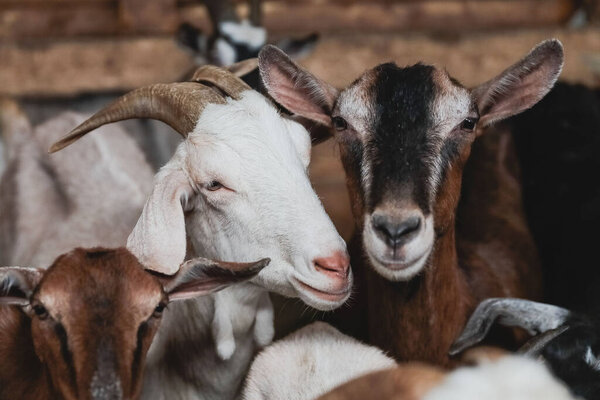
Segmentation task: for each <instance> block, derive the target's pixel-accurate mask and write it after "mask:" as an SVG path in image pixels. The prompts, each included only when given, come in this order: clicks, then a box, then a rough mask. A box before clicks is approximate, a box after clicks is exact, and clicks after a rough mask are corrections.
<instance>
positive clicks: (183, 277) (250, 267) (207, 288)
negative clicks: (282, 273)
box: [159, 258, 271, 301]
mask: <svg viewBox="0 0 600 400" xmlns="http://www.w3.org/2000/svg"><path fill="white" fill-rule="evenodd" d="M270 261H271V260H270V259H268V258H264V259H262V260H259V261H256V262H251V263H232V262H223V261H213V260H209V259H206V258H194V259H192V260H189V261H186V262H185V263H184V264H183V265H182V266H181V268H180V269H179V272H177V273H176V274H175V275H174V276H171V277H163V278H159V279H160V281H161V283H162V284H163V287H164V289H165V292H167V294H168V295H169V300H170V301H175V300H186V299H191V298H193V297H198V296H203V295H207V294H210V293H213V292H216V291H219V290H221V289H225V288H226V287H228V286H230V285H233V284H235V283H239V282H244V281H247V280H249V279H252V278H254V277H255V276H256V274H258V273H259V272H260V271H261V270H262V269H263V268H264V267H266V266H267V265H268V264H269V262H270Z"/></svg>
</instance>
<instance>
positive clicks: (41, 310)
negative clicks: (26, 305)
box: [33, 305, 48, 319]
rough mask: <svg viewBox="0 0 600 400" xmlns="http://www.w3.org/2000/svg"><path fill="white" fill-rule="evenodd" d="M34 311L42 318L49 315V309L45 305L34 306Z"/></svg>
mask: <svg viewBox="0 0 600 400" xmlns="http://www.w3.org/2000/svg"><path fill="white" fill-rule="evenodd" d="M33 312H35V315H37V316H38V317H40V318H42V319H43V318H46V317H47V316H48V311H47V310H46V309H45V308H44V306H40V305H36V306H34V307H33Z"/></svg>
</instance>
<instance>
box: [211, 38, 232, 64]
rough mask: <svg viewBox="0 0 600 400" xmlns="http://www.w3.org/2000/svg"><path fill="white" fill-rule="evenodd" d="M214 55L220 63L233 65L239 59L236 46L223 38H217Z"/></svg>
mask: <svg viewBox="0 0 600 400" xmlns="http://www.w3.org/2000/svg"><path fill="white" fill-rule="evenodd" d="M214 52H215V53H214V54H213V57H214V58H215V60H216V63H217V64H219V65H231V64H233V63H235V62H236V61H237V53H236V51H235V48H234V47H233V46H232V45H231V44H229V42H228V41H227V40H225V39H223V38H218V39H217V40H215V47H214Z"/></svg>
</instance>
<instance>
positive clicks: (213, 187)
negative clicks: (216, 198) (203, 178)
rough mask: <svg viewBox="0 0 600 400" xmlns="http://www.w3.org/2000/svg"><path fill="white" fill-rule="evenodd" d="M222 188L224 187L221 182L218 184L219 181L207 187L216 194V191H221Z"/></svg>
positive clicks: (212, 182) (210, 183)
mask: <svg viewBox="0 0 600 400" xmlns="http://www.w3.org/2000/svg"><path fill="white" fill-rule="evenodd" d="M222 188H223V185H222V184H221V182H218V181H210V182H209V183H208V185H206V189H207V190H210V191H211V192H214V191H215V190H219V189H222Z"/></svg>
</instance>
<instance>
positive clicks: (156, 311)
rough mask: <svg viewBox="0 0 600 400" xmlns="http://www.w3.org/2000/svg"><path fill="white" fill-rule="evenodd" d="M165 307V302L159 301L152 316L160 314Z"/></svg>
mask: <svg viewBox="0 0 600 400" xmlns="http://www.w3.org/2000/svg"><path fill="white" fill-rule="evenodd" d="M165 307H166V305H165V303H160V304H159V305H157V306H156V308H155V309H154V316H160V314H162V312H163V311H164V309H165Z"/></svg>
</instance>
